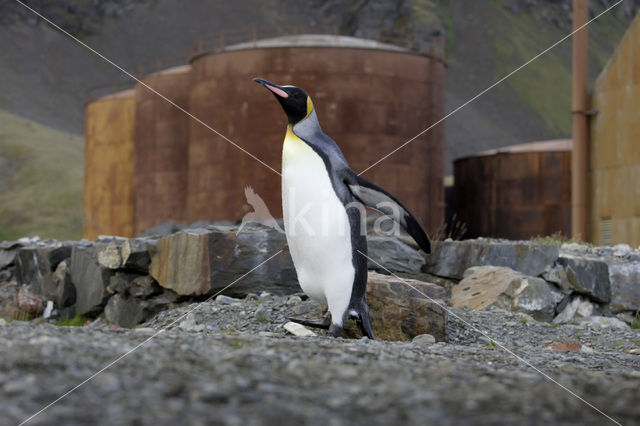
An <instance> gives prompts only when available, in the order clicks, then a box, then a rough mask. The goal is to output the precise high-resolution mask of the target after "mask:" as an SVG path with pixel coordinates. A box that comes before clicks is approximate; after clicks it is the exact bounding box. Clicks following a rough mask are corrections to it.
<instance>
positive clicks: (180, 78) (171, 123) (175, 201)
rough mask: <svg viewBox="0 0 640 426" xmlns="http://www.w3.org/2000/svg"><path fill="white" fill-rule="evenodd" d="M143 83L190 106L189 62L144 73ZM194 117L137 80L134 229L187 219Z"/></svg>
mask: <svg viewBox="0 0 640 426" xmlns="http://www.w3.org/2000/svg"><path fill="white" fill-rule="evenodd" d="M142 81H143V82H144V83H145V84H147V85H148V86H150V87H152V88H153V89H154V90H156V91H158V92H159V93H161V94H162V95H163V96H164V97H166V98H167V99H169V100H171V101H172V102H174V103H176V104H177V105H179V106H181V107H182V108H184V109H186V110H189V106H188V100H189V86H190V81H191V66H189V65H184V66H179V67H174V68H169V69H166V70H163V71H159V72H156V73H153V74H150V75H148V76H146V77H145V78H144V79H143V80H142ZM190 120H191V118H189V116H188V115H187V114H185V113H184V112H183V111H180V110H179V109H178V108H176V107H174V106H173V105H171V104H170V103H169V102H167V101H166V100H165V99H163V98H162V97H160V96H158V95H157V94H155V93H153V92H152V91H150V90H149V89H147V88H146V87H144V86H143V85H142V84H140V83H138V84H137V85H136V133H135V140H136V142H135V150H134V152H135V175H134V198H133V199H134V202H133V206H134V210H133V212H134V218H133V220H134V232H135V233H136V234H139V233H140V232H143V231H145V230H147V229H149V228H150V227H152V226H154V225H157V224H158V223H161V222H166V221H179V222H180V221H184V220H185V219H186V205H187V166H188V152H189V127H190V123H189V121H190Z"/></svg>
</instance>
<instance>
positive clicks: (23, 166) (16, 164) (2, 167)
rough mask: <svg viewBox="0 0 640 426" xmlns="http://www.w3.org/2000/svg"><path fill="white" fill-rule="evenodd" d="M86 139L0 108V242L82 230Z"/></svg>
mask: <svg viewBox="0 0 640 426" xmlns="http://www.w3.org/2000/svg"><path fill="white" fill-rule="evenodd" d="M83 159H84V141H83V139H82V138H81V137H80V136H77V135H71V134H68V133H64V132H61V131H58V130H54V129H51V128H49V127H46V126H43V125H41V124H37V123H34V122H33V121H30V120H26V119H24V118H20V117H17V116H15V115H12V114H9V113H6V112H2V111H0V241H2V240H15V239H17V238H20V237H24V236H32V235H39V236H40V237H42V238H46V237H55V238H57V239H62V240H64V239H78V238H80V237H81V234H82V187H83V174H84V170H83Z"/></svg>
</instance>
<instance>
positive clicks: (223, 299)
mask: <svg viewBox="0 0 640 426" xmlns="http://www.w3.org/2000/svg"><path fill="white" fill-rule="evenodd" d="M216 302H217V303H220V304H222V305H238V304H240V303H242V301H241V300H239V299H236V298H235V297H229V296H225V295H224V294H220V295H218V296H216Z"/></svg>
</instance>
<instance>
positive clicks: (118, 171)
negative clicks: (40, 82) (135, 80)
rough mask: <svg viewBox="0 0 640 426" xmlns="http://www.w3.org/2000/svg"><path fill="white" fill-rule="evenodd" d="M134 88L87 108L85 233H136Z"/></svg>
mask: <svg viewBox="0 0 640 426" xmlns="http://www.w3.org/2000/svg"><path fill="white" fill-rule="evenodd" d="M134 93H135V91H134V90H133V89H130V90H125V91H122V92H118V93H114V94H112V95H109V96H105V97H102V98H99V99H97V100H94V101H92V102H89V103H88V104H87V105H86V107H85V173H84V176H85V183H84V226H83V235H84V237H85V238H87V239H90V240H93V239H95V238H96V237H97V236H98V235H100V234H109V235H121V236H124V237H130V236H132V235H133V173H134V160H133V158H134V154H133V150H134V133H135V109H136V108H135V107H136V101H135V97H134Z"/></svg>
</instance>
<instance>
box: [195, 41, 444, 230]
mask: <svg viewBox="0 0 640 426" xmlns="http://www.w3.org/2000/svg"><path fill="white" fill-rule="evenodd" d="M191 64H192V66H193V71H192V85H191V95H190V99H189V107H190V110H191V112H192V113H193V114H194V115H196V116H197V117H199V118H201V119H203V120H204V121H205V122H207V123H208V124H210V125H211V126H212V127H213V128H215V129H217V130H219V131H220V132H221V133H223V134H224V135H226V136H228V137H229V138H230V139H231V140H233V141H234V142H236V143H238V144H239V145H240V146H241V147H242V148H244V149H246V150H247V151H249V152H250V153H252V154H253V155H255V156H256V157H257V158H259V159H260V160H261V161H263V162H264V163H266V165H268V166H269V167H271V168H272V169H274V170H275V171H274V170H270V169H269V168H268V167H266V166H265V165H263V164H260V163H259V162H258V161H256V160H255V159H253V158H251V157H249V156H248V155H247V154H245V153H243V152H241V151H240V150H239V149H237V148H235V147H234V146H232V145H231V144H230V143H229V142H227V141H225V140H223V139H222V138H220V137H219V136H217V135H215V134H214V133H212V132H211V131H210V130H208V129H207V128H205V127H204V126H202V125H200V124H198V123H195V122H192V123H191V127H190V134H189V184H188V187H189V193H188V210H189V220H201V219H208V220H216V219H239V218H241V217H242V215H243V213H245V211H246V209H247V206H246V200H245V195H244V188H245V187H246V186H252V187H253V188H254V190H255V192H256V193H257V194H258V195H260V196H261V197H262V198H263V199H264V200H265V202H266V204H267V206H268V208H269V209H270V210H271V212H272V213H273V215H274V216H275V217H281V216H282V211H281V200H280V176H279V175H278V173H279V172H280V169H281V165H280V163H281V150H282V140H283V138H284V134H285V128H286V125H287V120H286V117H285V115H284V113H283V112H282V110H281V108H280V106H279V104H278V103H277V102H276V100H275V99H274V98H273V96H272V95H271V94H270V93H269V92H268V91H266V90H265V89H264V88H263V87H261V86H259V85H257V84H256V83H254V82H252V79H253V78H254V77H262V78H265V79H267V80H270V81H273V82H275V83H278V84H293V85H296V86H299V87H302V88H304V89H305V90H306V91H307V92H308V93H309V95H310V96H311V97H312V99H313V101H314V105H315V107H316V111H317V114H318V117H319V120H320V123H321V124H322V126H323V128H324V130H325V132H326V133H327V134H329V135H330V136H331V137H332V138H333V139H334V140H335V141H336V142H337V143H338V145H339V146H340V148H341V149H342V150H343V152H344V154H345V156H346V158H347V160H348V161H349V163H350V164H351V166H352V167H353V169H354V170H355V171H356V172H360V171H362V170H364V169H366V168H367V167H369V166H370V165H372V164H373V163H374V162H376V161H378V160H380V159H381V158H382V157H384V156H385V155H387V154H389V153H390V152H391V151H393V150H394V149H396V148H398V147H399V146H400V145H401V144H403V143H404V142H406V141H407V140H408V139H410V138H412V137H414V136H415V135H416V134H418V133H419V132H420V131H422V130H424V129H425V128H427V127H428V126H429V125H430V124H432V123H433V122H435V121H436V120H438V119H440V118H441V117H442V116H443V115H444V64H443V61H442V60H441V59H438V58H434V57H429V56H426V55H420V54H416V53H412V52H410V51H409V50H406V49H403V48H400V47H397V46H393V45H388V44H381V43H378V42H375V41H371V40H363V39H357V38H352V37H343V36H325V35H304V36H290V37H281V38H276V39H268V40H261V41H256V42H251V43H246V44H241V45H236V46H233V47H227V48H226V49H225V50H224V51H222V52H219V53H209V54H201V55H198V56H196V57H194V58H192V61H191ZM443 131H444V129H443V127H442V126H436V127H435V128H433V129H431V130H430V131H429V132H427V133H426V134H424V135H423V136H421V137H420V138H418V139H416V140H415V141H413V142H412V143H410V144H408V145H407V146H406V147H404V148H403V149H401V150H399V151H398V152H396V153H394V154H393V155H391V156H390V157H389V158H387V159H385V160H384V161H382V162H381V163H380V164H378V165H376V166H375V167H373V168H372V169H371V170H369V171H367V172H366V173H365V174H364V175H363V176H364V177H366V178H367V179H369V180H372V181H374V182H376V183H378V184H380V185H381V186H383V187H385V188H387V189H388V190H389V191H391V192H392V193H394V194H396V195H397V196H398V197H399V198H400V199H401V200H402V201H403V202H404V203H405V204H406V205H407V207H409V208H410V209H411V210H413V211H414V212H415V213H416V214H417V215H418V216H419V217H420V218H421V219H422V221H423V224H424V225H425V226H426V227H427V229H428V230H435V229H436V227H437V226H438V225H439V224H440V223H441V221H442V220H443V211H444V195H443V186H442V180H443V168H444V165H443V162H444V136H443V135H444V133H443Z"/></svg>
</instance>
